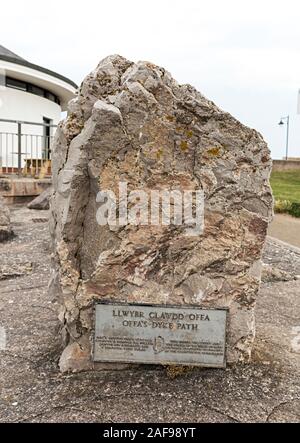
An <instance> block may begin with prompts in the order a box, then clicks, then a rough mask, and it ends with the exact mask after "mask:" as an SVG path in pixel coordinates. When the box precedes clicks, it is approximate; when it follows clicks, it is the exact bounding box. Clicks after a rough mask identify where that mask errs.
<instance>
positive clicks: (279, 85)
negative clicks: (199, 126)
mask: <svg viewBox="0 0 300 443" xmlns="http://www.w3.org/2000/svg"><path fill="white" fill-rule="evenodd" d="M0 44H2V45H3V46H5V47H7V48H8V49H10V50H11V51H13V52H16V53H17V54H18V55H20V56H22V57H24V58H26V59H27V60H28V61H31V62H32V63H36V64H39V65H41V66H44V67H47V68H49V69H52V70H54V71H56V72H59V73H60V74H63V75H65V76H67V77H69V78H70V79H72V80H74V81H75V82H76V83H77V84H79V83H80V82H81V80H82V79H83V77H84V76H85V75H86V74H87V73H88V72H89V71H90V70H91V69H93V68H94V67H95V66H96V65H97V63H98V61H99V60H100V59H102V58H104V57H105V56H107V55H109V54H116V53H118V54H121V55H123V56H124V57H127V58H129V59H131V60H133V61H138V60H149V61H152V62H153V63H156V64H158V65H161V66H164V67H165V68H166V69H167V70H168V71H170V72H171V73H172V75H173V76H174V77H175V78H176V80H178V81H179V82H180V83H191V84H192V85H194V86H195V87H196V88H197V89H198V90H199V91H201V92H202V93H203V94H204V95H206V96H207V97H208V98H209V99H211V100H213V101H214V102H215V103H216V104H217V105H218V106H220V107H221V108H222V109H224V110H226V111H229V112H230V113H231V114H233V115H234V116H235V117H237V118H238V119H239V120H241V121H242V122H243V123H245V124H247V125H249V126H251V127H253V128H255V129H257V130H259V131H260V132H261V133H262V134H263V136H264V137H265V139H266V141H267V142H268V143H269V146H270V149H271V151H272V154H273V157H274V158H281V157H282V156H283V155H284V152H285V136H286V133H285V127H281V126H278V122H279V120H280V117H281V116H286V115H288V114H289V115H290V117H291V128H290V155H291V156H298V157H300V115H297V95H298V89H299V88H300V2H299V0H284V1H282V0H281V1H277V0H271V1H268V0H259V1H258V0H251V1H248V0H239V1H237V0H226V1H224V0H206V1H202V0H185V1H184V0H148V1H145V0H126V1H125V0H123V1H122V0H106V1H101V0H97V1H92V0H81V1H74V0H73V1H66V0H60V1H58V0H51V1H50V2H41V1H35V0H26V1H18V0H14V1H10V2H4V1H3V2H2V4H1V26H0Z"/></svg>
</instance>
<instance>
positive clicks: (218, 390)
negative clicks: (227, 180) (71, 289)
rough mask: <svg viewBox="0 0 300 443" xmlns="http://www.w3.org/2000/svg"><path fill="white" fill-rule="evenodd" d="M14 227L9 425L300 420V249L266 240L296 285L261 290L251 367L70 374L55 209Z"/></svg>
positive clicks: (5, 415)
mask: <svg viewBox="0 0 300 443" xmlns="http://www.w3.org/2000/svg"><path fill="white" fill-rule="evenodd" d="M12 222H13V228H14V231H15V234H16V236H15V237H14V238H13V239H12V240H11V241H9V242H7V243H4V244H1V245H0V251H1V254H0V327H2V328H4V329H5V331H6V336H7V346H6V349H5V350H0V422H126V421H127V422H128V421H132V422H150V421H152V422H164V421H166V422H182V421H183V422H186V423H188V422H266V421H270V422H288V421H292V422H299V421H300V386H299V377H300V280H294V277H295V276H296V275H300V251H299V253H298V252H296V250H293V249H290V248H289V247H286V246H284V245H282V244H280V243H277V242H276V241H274V240H268V242H267V244H266V248H265V253H264V262H265V263H266V264H267V265H269V266H271V267H272V268H273V267H275V268H276V269H279V270H282V271H284V272H287V273H288V274H289V278H288V280H289V281H280V277H279V281H276V282H274V281H272V278H269V280H268V279H266V280H265V281H267V282H266V283H264V284H263V285H262V287H261V291H260V296H259V298H258V303H257V311H256V318H257V337H256V341H255V346H254V352H253V361H252V363H251V364H249V365H240V366H239V365H237V366H231V367H228V368H227V369H226V370H216V369H194V370H193V371H191V372H189V373H186V374H185V375H182V376H180V377H177V378H174V379H172V378H171V377H170V374H168V373H167V372H166V370H165V369H163V368H160V367H152V366H146V367H144V368H142V367H140V368H138V369H134V370H133V369H131V370H123V371H102V372H85V373H77V374H76V373H75V374H69V375H61V374H60V373H59V372H58V368H57V361H58V355H59V352H60V342H59V337H58V335H57V329H58V322H57V318H56V305H55V301H54V300H49V298H48V296H47V283H48V279H49V273H50V250H49V235H48V228H47V211H34V210H31V211H30V210H28V209H27V208H24V207H20V206H14V207H13V208H12ZM277 280H278V275H277ZM2 330H3V329H2ZM0 346H1V341H0Z"/></svg>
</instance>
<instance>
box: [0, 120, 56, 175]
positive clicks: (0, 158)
mask: <svg viewBox="0 0 300 443" xmlns="http://www.w3.org/2000/svg"><path fill="white" fill-rule="evenodd" d="M56 127H57V126H56V125H52V124H48V123H35V122H27V121H18V120H7V119H0V174H18V175H19V176H25V177H26V176H30V177H35V178H38V177H39V178H44V177H45V176H51V150H52V143H53V136H54V131H55V128H56Z"/></svg>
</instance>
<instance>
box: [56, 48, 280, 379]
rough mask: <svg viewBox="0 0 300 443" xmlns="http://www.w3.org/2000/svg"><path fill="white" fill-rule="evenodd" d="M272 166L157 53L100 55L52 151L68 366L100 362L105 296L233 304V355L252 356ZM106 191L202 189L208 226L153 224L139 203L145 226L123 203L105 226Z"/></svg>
mask: <svg viewBox="0 0 300 443" xmlns="http://www.w3.org/2000/svg"><path fill="white" fill-rule="evenodd" d="M270 170H271V159H270V153H269V150H268V147H267V145H266V143H265V142H264V140H263V138H262V136H261V135H260V134H259V133H257V132H256V131H255V130H253V129H250V128H247V127H246V126H244V125H243V124H241V123H240V122H238V121H237V120H236V119H235V118H233V117H232V116H231V115H230V114H228V113H226V112H223V111H222V110H220V109H219V108H218V107H217V106H216V105H215V104H214V103H212V102H211V101H209V100H207V99H206V98H205V97H204V96H203V95H202V94H200V93H199V92H198V91H197V90H196V89H195V88H193V87H192V86H190V85H179V84H178V83H177V82H176V81H175V80H174V79H173V78H172V77H171V75H170V74H169V73H168V72H167V71H166V70H165V69H163V68H161V67H158V66H155V65H153V64H152V63H148V62H138V63H132V62H130V61H128V60H126V59H125V58H123V57H120V56H118V55H115V56H110V57H107V58H105V59H104V60H102V61H101V62H100V63H99V65H98V66H97V68H96V69H95V70H94V71H93V72H91V74H89V75H88V76H87V77H86V78H85V79H84V81H83V83H82V85H81V87H80V89H79V92H78V96H77V98H75V99H74V100H72V101H71V102H70V103H69V114H68V117H67V118H66V119H65V120H64V121H63V122H62V123H61V125H60V127H59V128H58V130H57V133H56V140H55V146H54V149H53V185H54V194H53V197H52V202H51V232H52V238H53V247H54V274H53V278H52V281H51V284H50V290H51V292H52V294H55V296H57V297H58V299H59V302H60V313H59V319H60V321H61V329H62V337H63V346H64V351H63V354H62V356H61V359H60V367H61V370H62V371H66V370H81V369H89V368H97V367H103V366H99V364H95V363H93V361H92V358H91V350H92V343H93V340H94V304H95V302H97V301H104V300H110V301H113V300H115V301H118V302H119V301H122V302H127V303H148V304H152V305H156V304H159V305H166V306H168V305H182V306H190V305H191V306H193V305H197V306H201V307H203V308H212V309H215V308H228V326H227V361H228V362H237V361H248V359H249V357H250V353H251V346H252V342H253V339H254V335H255V322H254V307H255V301H256V297H257V293H258V289H259V284H260V276H261V253H262V248H263V245H264V241H265V238H266V232H267V227H268V223H269V222H270V220H271V217H272V202H273V199H272V194H271V189H270V185H269V175H270ZM120 184H121V185H122V186H123V188H122V192H123V194H122V197H121V196H120V194H121V190H120V189H121V188H120ZM125 185H126V187H127V188H126V189H125V188H124V186H125ZM103 190H109V191H111V192H114V193H115V195H117V196H118V197H119V199H120V205H121V204H122V201H123V202H124V199H126V198H127V195H128V193H129V192H133V193H134V191H135V190H142V191H143V192H144V193H145V194H146V195H148V196H149V195H151V192H152V191H153V190H160V191H164V190H179V191H180V192H183V191H184V190H190V191H195V190H201V191H202V192H203V194H204V230H203V231H202V230H198V231H197V230H196V231H193V232H192V231H188V230H187V229H186V226H184V225H182V224H180V223H175V222H174V223H172V224H167V223H165V224H163V223H160V224H151V223H149V222H148V223H147V221H145V219H144V218H143V217H144V215H141V214H145V213H144V212H143V210H144V209H145V208H143V207H142V206H141V205H140V212H139V214H138V215H137V217H140V218H139V220H142V222H140V224H139V223H135V224H134V223H130V217H129V219H127V222H128V223H126V222H124V211H123V212H122V211H121V209H120V208H117V212H115V213H117V214H119V216H120V212H122V217H123V222H122V223H119V224H113V223H112V224H111V225H110V224H106V225H105V224H103V223H102V222H101V220H99V208H101V204H102V205H103V204H104V205H105V202H104V200H103V199H102V197H100V198H99V191H103ZM140 195H141V194H140ZM178 195H179V194H174V196H175V198H174V199H173V200H172V202H173V209H174V205H175V204H176V201H177V196H178ZM136 200H137V201H138V200H139V198H137V199H136ZM106 202H107V200H106ZM135 203H136V202H135ZM128 205H129V208H130V205H131V206H132V205H133V206H134V203H133V201H132V200H129V203H128ZM147 205H148V203H147ZM192 205H194V200H192ZM107 207H108V206H107ZM107 213H109V210H107ZM101 214H102V215H103V213H101ZM100 218H101V217H100ZM125 221H126V217H125ZM148 221H149V220H148ZM177 222H178V220H177ZM191 232H192V234H191Z"/></svg>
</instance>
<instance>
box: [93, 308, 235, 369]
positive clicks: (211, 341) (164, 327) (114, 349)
mask: <svg viewBox="0 0 300 443" xmlns="http://www.w3.org/2000/svg"><path fill="white" fill-rule="evenodd" d="M95 316H96V318H95V341H94V361H95V362H125V363H149V364H182V365H194V366H209V367H217V368H223V367H225V342H226V318H227V310H226V309H202V308H197V307H183V306H149V305H132V304H131V305H127V304H117V303H116V304H102V303H97V304H96V305H95Z"/></svg>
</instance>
